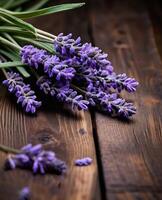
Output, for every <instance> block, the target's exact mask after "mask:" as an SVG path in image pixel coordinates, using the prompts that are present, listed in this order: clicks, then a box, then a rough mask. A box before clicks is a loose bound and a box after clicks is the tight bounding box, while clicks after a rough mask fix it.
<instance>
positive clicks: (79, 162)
mask: <svg viewBox="0 0 162 200" xmlns="http://www.w3.org/2000/svg"><path fill="white" fill-rule="evenodd" d="M91 163H92V158H90V157H85V158H82V159H77V160H75V165H77V166H87V165H90V164H91Z"/></svg>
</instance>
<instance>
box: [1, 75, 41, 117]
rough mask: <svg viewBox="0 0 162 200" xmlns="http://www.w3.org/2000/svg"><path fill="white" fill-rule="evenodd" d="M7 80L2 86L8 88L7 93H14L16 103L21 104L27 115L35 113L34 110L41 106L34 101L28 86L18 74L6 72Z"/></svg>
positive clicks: (34, 96)
mask: <svg viewBox="0 0 162 200" xmlns="http://www.w3.org/2000/svg"><path fill="white" fill-rule="evenodd" d="M7 76H8V78H7V79H6V80H4V81H3V84H4V85H6V86H7V87H8V91H9V92H11V93H14V94H15V96H16V97H17V103H21V105H22V107H23V108H24V109H25V111H26V112H27V113H35V112H36V109H37V108H38V107H40V106H41V102H40V101H37V100H36V98H37V97H36V95H35V92H34V91H33V90H31V88H30V85H29V84H25V83H24V82H23V78H22V77H21V76H20V74H18V73H15V72H8V73H7Z"/></svg>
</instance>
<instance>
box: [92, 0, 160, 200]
mask: <svg viewBox="0 0 162 200" xmlns="http://www.w3.org/2000/svg"><path fill="white" fill-rule="evenodd" d="M94 4H97V7H95V6H93V11H92V12H91V21H92V30H93V32H92V33H93V38H94V42H95V45H97V46H99V47H101V48H103V49H104V50H105V51H106V52H108V54H109V57H110V60H111V61H112V63H113V65H114V67H115V71H117V72H118V73H122V72H126V73H127V74H129V75H130V76H134V77H135V78H136V79H137V80H139V82H140V86H139V88H138V91H137V93H136V94H134V95H129V94H124V96H125V97H126V98H127V99H131V100H133V101H134V102H135V103H136V105H137V108H138V112H137V114H136V116H135V117H134V118H133V119H132V120H130V121H128V122H123V121H119V120H117V119H112V118H110V117H107V116H104V115H102V114H100V113H96V115H95V119H96V124H95V126H96V132H97V138H98V141H99V144H98V145H99V146H100V154H101V162H102V163H101V164H102V166H103V173H104V181H105V185H106V192H107V197H109V199H147V198H146V197H142V196H141V195H140V194H139V195H140V197H139V198H136V197H135V195H134V192H136V191H137V192H138V191H139V192H142V191H144V192H145V195H146V193H147V192H149V191H152V193H151V194H150V195H152V194H153V192H155V193H161V192H162V187H161V186H162V178H161V177H162V170H161V169H162V157H161V152H162V137H161V136H162V123H161V119H162V114H161V113H162V105H161V98H162V87H161V85H162V79H161V77H162V63H161V60H160V57H159V54H158V51H157V48H156V44H155V39H154V35H153V29H152V24H151V21H150V18H149V15H148V11H147V9H146V8H147V6H146V4H144V3H143V1H126V0H125V1H122V4H121V3H120V1H111V2H110V1H107V3H106V1H104V3H103V1H95V2H93V5H94ZM118 192H128V195H129V196H130V198H127V197H125V196H123V197H122V198H118ZM111 194H113V197H112V195H111ZM149 198H150V199H154V198H151V197H149ZM157 199H158V198H157Z"/></svg>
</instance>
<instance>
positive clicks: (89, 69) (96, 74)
mask: <svg viewBox="0 0 162 200" xmlns="http://www.w3.org/2000/svg"><path fill="white" fill-rule="evenodd" d="M54 50H55V55H50V54H49V53H48V52H47V51H45V50H41V49H38V48H35V47H33V46H31V45H27V46H24V47H23V48H22V50H21V53H20V56H21V59H22V62H23V63H25V64H27V65H29V66H31V67H34V68H35V69H36V70H37V69H38V68H39V70H37V72H38V73H40V75H41V77H40V78H39V80H38V81H37V85H39V88H40V89H41V90H42V91H43V92H44V93H45V94H48V95H51V96H54V97H55V98H56V99H57V100H59V101H63V102H66V103H70V104H71V105H72V107H78V108H79V109H87V105H88V104H89V105H91V106H96V107H98V108H100V109H102V110H104V111H106V112H108V113H110V114H115V115H119V116H122V117H129V116H131V115H133V114H135V113H136V108H135V107H134V106H133V104H132V103H129V102H126V100H125V99H122V98H121V97H119V93H120V92H121V91H122V90H126V91H128V92H135V91H136V88H137V86H138V82H137V81H136V80H135V79H134V78H130V77H128V76H127V75H126V74H124V73H123V74H116V73H115V72H114V71H113V67H112V64H111V62H110V61H109V60H108V55H107V54H106V53H104V52H103V51H102V50H101V49H100V48H98V47H94V46H92V44H91V43H84V44H82V43H81V38H80V37H78V38H77V39H76V40H75V39H73V38H72V34H69V35H63V34H62V33H61V34H59V35H58V36H57V37H56V38H55V39H54ZM42 69H43V70H42ZM40 71H41V72H40ZM44 74H46V76H44ZM76 91H77V92H78V93H77V92H76Z"/></svg>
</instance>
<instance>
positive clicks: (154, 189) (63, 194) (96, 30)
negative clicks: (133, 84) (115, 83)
mask: <svg viewBox="0 0 162 200" xmlns="http://www.w3.org/2000/svg"><path fill="white" fill-rule="evenodd" d="M69 1H70V0H69ZM69 1H68V2H69ZM60 2H63V1H57V2H56V3H60ZM64 2H67V1H64ZM75 2H78V1H75ZM32 23H33V24H34V25H36V26H37V27H39V28H42V29H44V30H46V31H49V32H51V33H54V34H58V33H59V32H64V33H69V32H72V33H73V34H74V36H79V35H80V36H81V37H82V38H83V41H91V42H92V43H93V44H94V45H96V46H99V47H101V48H102V49H103V50H104V51H106V52H107V53H108V54H109V58H110V59H111V61H112V63H113V65H114V67H115V71H116V72H118V73H122V72H126V73H127V74H129V75H130V76H134V77H135V78H136V79H137V80H138V81H139V82H140V86H139V88H138V90H137V92H136V93H135V94H134V95H129V94H124V96H125V97H126V98H127V99H131V100H133V101H134V102H135V104H136V106H137V108H138V112H137V114H136V116H135V117H133V119H132V120H130V121H127V122H124V121H120V120H117V119H113V118H110V117H108V116H105V115H103V114H101V113H98V112H76V113H71V112H70V111H68V110H67V109H66V108H61V107H59V106H58V105H49V106H48V107H47V108H45V109H42V110H41V111H40V112H38V115H37V117H30V116H27V115H25V114H24V113H22V111H21V110H20V109H19V108H18V107H16V106H15V103H14V102H12V100H11V98H10V96H9V95H8V94H7V91H6V89H5V88H4V87H3V86H1V87H0V113H1V115H0V142H1V143H3V144H6V145H9V146H12V147H16V148H19V147H21V146H22V145H25V144H26V143H29V142H32V143H33V144H36V143H42V144H44V146H45V147H46V148H49V149H52V150H54V151H55V152H56V153H57V154H58V156H59V157H60V158H62V159H63V160H66V162H67V164H68V167H69V169H68V172H67V174H66V175H64V176H56V175H46V176H40V175H38V176H33V175H32V174H31V172H28V171H23V170H15V171H9V172H5V171H4V170H3V165H4V160H5V157H6V155H5V154H3V153H0V200H16V199H17V195H18V191H19V190H20V189H21V188H22V187H24V186H30V188H31V190H32V199H33V200H56V199H58V200H100V199H110V200H152V199H153V200H160V199H162V103H161V98H162V62H161V56H162V6H161V4H160V1H154V0H152V1H151V0H149V1H142V0H141V1H140V0H139V1H138V0H134V1H133V0H132V1H131V0H122V1H118V0H113V1H108V0H107V1H106V0H105V1H104V0H87V1H86V6H85V7H84V8H81V9H80V10H79V9H78V10H74V11H69V12H64V13H60V14H55V15H51V16H46V17H41V18H38V19H34V20H32ZM82 129H84V130H85V132H86V133H85V134H83V135H82V134H80V130H82ZM83 156H90V157H92V158H93V159H94V162H93V164H92V165H91V166H88V167H83V168H79V167H75V166H74V164H73V163H74V160H75V159H77V158H79V157H83Z"/></svg>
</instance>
